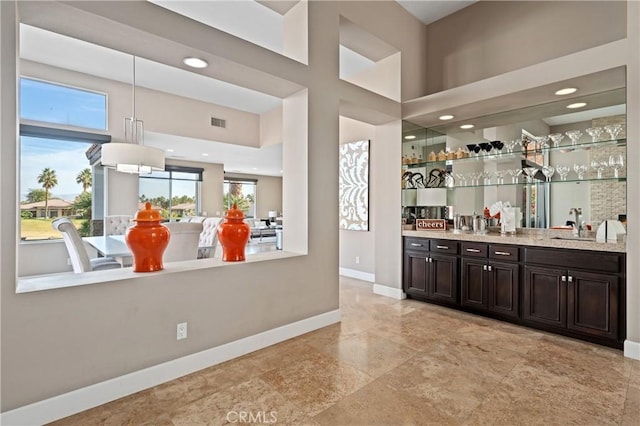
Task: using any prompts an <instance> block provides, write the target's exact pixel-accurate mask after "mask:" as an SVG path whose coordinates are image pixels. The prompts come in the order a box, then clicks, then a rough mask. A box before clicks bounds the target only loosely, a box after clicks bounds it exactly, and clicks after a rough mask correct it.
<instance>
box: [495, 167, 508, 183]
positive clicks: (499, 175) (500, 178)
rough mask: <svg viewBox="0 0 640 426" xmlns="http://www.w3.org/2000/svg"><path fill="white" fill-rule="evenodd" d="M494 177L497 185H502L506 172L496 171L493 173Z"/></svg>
mask: <svg viewBox="0 0 640 426" xmlns="http://www.w3.org/2000/svg"><path fill="white" fill-rule="evenodd" d="M493 174H494V175H495V176H496V179H497V180H498V182H497V183H498V185H502V184H503V183H504V175H506V174H507V171H506V170H496V171H495V172H494V173H493Z"/></svg>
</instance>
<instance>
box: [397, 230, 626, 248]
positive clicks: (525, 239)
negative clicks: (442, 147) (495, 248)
mask: <svg viewBox="0 0 640 426" xmlns="http://www.w3.org/2000/svg"><path fill="white" fill-rule="evenodd" d="M518 231H520V230H518ZM402 236H404V237H422V238H441V239H445V240H456V241H474V242H480V243H493V244H514V245H522V246H536V247H551V248H560V249H562V248H564V249H574V250H593V251H609V252H617V253H625V252H626V243H624V242H619V243H615V244H614V243H599V242H596V241H581V240H561V239H553V237H557V236H562V237H567V238H570V237H571V232H570V231H555V230H522V233H518V234H516V235H505V236H502V235H500V232H499V231H497V232H494V231H493V230H492V231H491V232H489V233H488V234H474V233H473V232H459V233H454V232H453V231H451V230H449V231H444V232H443V231H408V230H404V231H402ZM588 236H591V237H593V233H591V234H590V235H588Z"/></svg>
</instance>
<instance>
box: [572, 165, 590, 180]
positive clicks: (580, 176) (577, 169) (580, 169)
mask: <svg viewBox="0 0 640 426" xmlns="http://www.w3.org/2000/svg"><path fill="white" fill-rule="evenodd" d="M573 170H574V171H575V172H576V174H577V175H578V179H579V180H582V179H584V174H585V173H586V171H587V170H589V168H588V167H587V166H585V165H584V164H574V165H573Z"/></svg>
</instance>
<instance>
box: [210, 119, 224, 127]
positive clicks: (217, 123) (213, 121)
mask: <svg viewBox="0 0 640 426" xmlns="http://www.w3.org/2000/svg"><path fill="white" fill-rule="evenodd" d="M211 125H212V126H213V127H222V128H223V129H224V128H226V127H227V120H225V119H223V118H216V117H211Z"/></svg>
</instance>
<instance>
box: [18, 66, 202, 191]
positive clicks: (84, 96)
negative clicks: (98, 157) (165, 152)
mask: <svg viewBox="0 0 640 426" xmlns="http://www.w3.org/2000/svg"><path fill="white" fill-rule="evenodd" d="M20 117H21V118H23V119H29V120H35V121H41V122H46V123H56V124H63V125H68V126H73V127H80V128H84V129H87V131H89V132H90V131H92V130H107V95H106V94H105V93H98V92H91V91H87V90H83V89H77V88H73V87H68V86H61V85H57V84H52V83H47V82H43V81H39V80H33V79H28V78H21V80H20ZM90 146H91V143H83V142H69V141H63V140H56V139H44V138H35V137H30V136H21V138H20V200H21V201H24V200H26V196H27V194H28V193H29V191H30V190H31V189H42V184H40V183H38V176H39V175H40V174H41V173H42V171H43V170H44V169H45V168H47V167H48V168H50V169H52V170H54V171H55V172H56V177H57V178H58V184H57V185H56V186H55V187H53V188H52V189H51V193H50V196H51V197H57V198H62V199H63V200H67V201H73V200H74V199H75V197H76V196H78V195H79V194H80V193H81V192H82V185H81V184H79V183H76V177H77V176H78V174H79V173H80V172H81V171H82V170H83V169H85V168H87V167H89V168H90V167H91V166H90V165H89V160H88V159H87V157H86V155H85V152H86V151H87V149H89V147H90ZM178 175H180V174H178ZM167 176H168V173H167ZM140 189H141V194H144V195H146V196H147V198H155V197H159V196H165V197H167V198H168V197H169V181H168V180H162V179H144V180H143V181H141V185H140ZM90 190H91V189H89V191H90ZM171 195H172V196H182V195H189V196H191V197H195V195H196V183H195V182H194V181H193V180H191V181H180V180H173V186H172V187H171Z"/></svg>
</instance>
